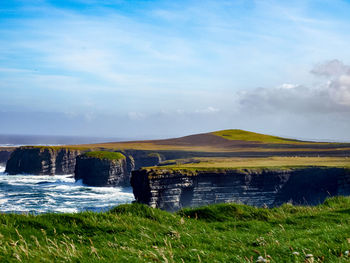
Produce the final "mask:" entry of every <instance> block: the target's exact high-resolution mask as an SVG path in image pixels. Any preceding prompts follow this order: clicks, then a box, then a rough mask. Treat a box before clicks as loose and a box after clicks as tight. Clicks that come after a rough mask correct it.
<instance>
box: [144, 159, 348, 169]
mask: <svg viewBox="0 0 350 263" xmlns="http://www.w3.org/2000/svg"><path fill="white" fill-rule="evenodd" d="M307 167H336V168H350V158H349V157H280V156H273V157H265V158H239V157H199V158H189V159H178V160H167V161H164V162H162V165H161V166H154V167H149V168H151V169H156V170H157V169H158V170H165V169H166V170H181V171H213V172H214V171H225V170H242V169H254V170H262V169H268V170H281V169H293V168H307Z"/></svg>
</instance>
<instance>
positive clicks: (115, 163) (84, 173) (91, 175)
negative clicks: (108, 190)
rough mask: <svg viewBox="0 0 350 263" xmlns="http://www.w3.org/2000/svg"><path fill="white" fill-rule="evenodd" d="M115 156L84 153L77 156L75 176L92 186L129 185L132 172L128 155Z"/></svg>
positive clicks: (76, 178)
mask: <svg viewBox="0 0 350 263" xmlns="http://www.w3.org/2000/svg"><path fill="white" fill-rule="evenodd" d="M111 154H112V156H113V154H115V158H104V157H103V156H101V157H96V156H89V155H88V154H83V155H81V156H78V157H77V163H76V167H75V172H74V174H75V175H74V177H75V180H80V179H81V180H82V182H83V183H84V184H86V185H90V186H128V185H129V184H130V183H129V182H130V173H128V171H127V170H128V167H127V163H126V157H125V156H124V155H122V154H120V153H111Z"/></svg>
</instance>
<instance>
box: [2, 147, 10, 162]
mask: <svg viewBox="0 0 350 263" xmlns="http://www.w3.org/2000/svg"><path fill="white" fill-rule="evenodd" d="M11 153H12V150H0V164H6V162H7V160H8V159H9V158H10V155H11Z"/></svg>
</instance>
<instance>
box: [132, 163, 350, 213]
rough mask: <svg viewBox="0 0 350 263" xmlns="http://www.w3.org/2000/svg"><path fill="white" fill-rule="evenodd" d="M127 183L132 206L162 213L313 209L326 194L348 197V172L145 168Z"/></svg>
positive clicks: (294, 169) (347, 170)
mask: <svg viewBox="0 0 350 263" xmlns="http://www.w3.org/2000/svg"><path fill="white" fill-rule="evenodd" d="M131 185H132V187H133V191H134V195H135V199H136V200H137V201H138V202H140V203H144V204H147V205H150V206H151V207H155V208H160V209H164V210H168V211H176V210H179V209H181V208H183V207H198V206H202V205H208V204H213V203H229V202H236V203H242V204H247V205H253V206H258V207H261V206H268V207H273V206H278V205H281V204H282V203H285V202H291V203H293V204H306V205H316V204H319V203H322V202H323V201H324V200H325V198H326V197H329V196H336V195H349V194H350V170H349V169H346V168H326V167H305V168H288V169H218V170H202V171H198V170H186V169H183V170H181V169H178V170H176V169H160V168H147V169H140V170H138V171H134V172H133V173H132V178H131Z"/></svg>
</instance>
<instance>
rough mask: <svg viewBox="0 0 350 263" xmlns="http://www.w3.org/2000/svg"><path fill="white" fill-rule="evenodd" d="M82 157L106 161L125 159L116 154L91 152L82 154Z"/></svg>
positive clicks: (121, 155)
mask: <svg viewBox="0 0 350 263" xmlns="http://www.w3.org/2000/svg"><path fill="white" fill-rule="evenodd" d="M84 156H86V157H92V158H97V159H101V160H103V159H106V160H110V161H112V160H120V159H125V156H124V155H123V154H121V153H118V152H107V151H93V152H87V153H84Z"/></svg>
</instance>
